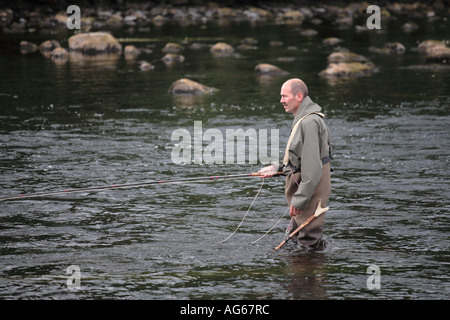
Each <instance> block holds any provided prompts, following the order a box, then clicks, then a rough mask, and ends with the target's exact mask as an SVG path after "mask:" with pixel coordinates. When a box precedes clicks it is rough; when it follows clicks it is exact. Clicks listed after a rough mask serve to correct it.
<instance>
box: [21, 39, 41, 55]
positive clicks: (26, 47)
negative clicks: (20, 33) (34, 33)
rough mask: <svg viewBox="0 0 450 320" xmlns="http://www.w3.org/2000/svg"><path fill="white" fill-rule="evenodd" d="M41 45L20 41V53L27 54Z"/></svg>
mask: <svg viewBox="0 0 450 320" xmlns="http://www.w3.org/2000/svg"><path fill="white" fill-rule="evenodd" d="M38 49H39V47H38V46H37V45H36V44H34V43H33V42H29V41H20V53H22V54H27V53H33V52H36V51H37V50H38Z"/></svg>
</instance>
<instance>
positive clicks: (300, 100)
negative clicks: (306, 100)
mask: <svg viewBox="0 0 450 320" xmlns="http://www.w3.org/2000/svg"><path fill="white" fill-rule="evenodd" d="M296 98H297V101H299V102H302V101H303V93H301V92H299V93H297V96H296Z"/></svg>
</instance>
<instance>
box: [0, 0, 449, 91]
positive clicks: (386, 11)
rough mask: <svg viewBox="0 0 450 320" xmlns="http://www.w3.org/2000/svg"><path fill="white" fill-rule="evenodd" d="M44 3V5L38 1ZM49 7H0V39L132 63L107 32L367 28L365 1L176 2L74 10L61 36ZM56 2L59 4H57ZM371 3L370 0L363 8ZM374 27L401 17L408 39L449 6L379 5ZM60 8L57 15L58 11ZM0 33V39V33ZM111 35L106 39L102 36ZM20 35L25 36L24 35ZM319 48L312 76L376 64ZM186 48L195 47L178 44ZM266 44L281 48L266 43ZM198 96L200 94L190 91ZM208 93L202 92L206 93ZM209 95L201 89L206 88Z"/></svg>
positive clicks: (432, 46)
mask: <svg viewBox="0 0 450 320" xmlns="http://www.w3.org/2000/svg"><path fill="white" fill-rule="evenodd" d="M43 2H44V3H45V2H46V1H43ZM54 3H55V5H53V6H52V5H49V4H43V5H37V4H35V3H34V4H24V3H22V2H20V3H19V4H11V5H9V6H8V5H5V4H3V5H1V6H0V28H1V33H3V34H24V35H27V34H32V33H39V34H40V35H48V38H49V39H48V40H47V41H45V42H43V43H41V44H34V43H31V42H28V41H25V40H24V41H22V42H21V43H20V52H21V53H22V54H28V53H32V52H35V51H38V50H39V51H41V53H42V54H43V55H44V56H45V57H50V58H52V59H53V60H54V61H56V62H62V63H65V62H67V61H68V60H69V59H70V58H71V56H72V59H79V58H80V56H81V57H82V56H84V55H86V56H92V55H98V54H104V53H108V54H124V55H125V57H126V58H131V59H134V58H136V57H137V56H138V55H139V54H140V52H141V51H140V50H141V49H139V48H136V47H134V46H130V45H128V46H122V44H120V43H119V41H117V39H115V38H114V37H113V36H112V34H113V33H114V30H117V29H120V28H128V29H129V31H130V32H131V33H132V32H134V31H141V32H147V31H148V32H151V30H152V28H158V27H161V26H163V25H165V24H179V25H184V26H186V25H195V26H198V27H199V28H206V27H207V24H208V23H211V22H214V23H218V24H224V25H226V24H229V23H232V22H240V21H248V22H250V23H252V24H258V23H272V24H286V25H292V26H294V27H295V28H298V29H299V32H300V33H301V34H302V35H303V36H315V35H316V34H317V32H316V31H315V30H314V27H315V26H317V25H324V24H325V25H330V26H332V27H333V28H338V29H354V30H355V32H364V31H367V30H368V28H367V25H366V21H367V18H368V16H369V15H368V13H367V8H368V7H369V5H370V4H369V3H368V2H353V3H350V4H348V3H346V4H344V5H342V4H339V3H338V2H333V1H331V2H323V3H322V2H319V3H317V2H311V3H305V2H296V1H289V2H263V1H261V2H252V1H247V2H245V3H244V4H242V5H238V2H231V5H225V4H224V3H220V2H208V3H205V4H202V3H201V2H194V1H193V2H190V1H184V0H178V1H171V2H167V3H165V4H159V3H154V2H142V3H140V2H128V1H116V2H114V3H113V4H111V3H110V4H106V3H107V2H102V4H99V5H94V4H86V5H83V4H81V5H80V13H81V16H80V22H81V23H80V26H81V29H80V30H73V31H71V32H70V34H68V27H67V21H68V16H69V15H70V14H68V13H66V12H65V10H64V6H63V5H61V4H60V3H59V2H58V1H54ZM58 3H59V4H58ZM371 4H372V3H371ZM379 8H380V17H381V23H382V24H383V25H386V22H387V21H389V20H390V19H398V18H399V17H402V18H404V17H406V18H407V19H411V20H410V21H408V22H407V23H405V24H403V25H402V27H401V28H402V32H404V33H405V34H411V33H414V32H415V31H417V29H418V28H419V27H418V25H417V24H416V23H415V22H414V21H417V20H418V19H427V20H442V21H446V19H447V17H448V16H449V13H450V9H449V6H448V5H447V1H444V0H436V1H434V2H432V3H431V4H429V3H426V4H425V3H420V2H406V3H399V2H380V3H379ZM61 9H63V10H61ZM1 33H0V35H1ZM59 33H66V34H68V36H67V38H68V39H67V42H68V48H67V49H66V48H63V47H62V46H61V45H60V44H59V43H58V42H57V41H56V40H54V39H52V37H54V36H55V35H56V34H59ZM110 33H111V34H110ZM24 37H25V36H24ZM439 40H440V41H437V40H436V39H430V40H427V41H424V42H421V43H420V44H419V45H418V47H417V48H414V49H415V50H417V52H418V54H423V55H424V56H425V60H426V61H427V62H429V63H433V64H435V63H437V64H439V65H445V67H447V65H446V64H447V62H448V61H449V59H450V48H449V47H448V46H447V43H446V42H445V41H442V39H439ZM256 42H257V39H242V43H241V44H240V46H239V47H238V48H235V47H233V46H232V45H231V44H228V43H224V42H219V43H216V44H211V46H210V47H209V50H210V52H211V54H214V55H217V56H229V55H232V54H234V52H235V51H236V50H251V49H252V48H254V47H253V45H254V44H255V43H256ZM323 44H324V45H326V46H330V48H332V50H333V53H331V54H330V56H329V57H328V67H327V68H326V69H325V70H322V71H321V72H320V75H321V76H324V77H348V76H366V75H370V74H371V73H372V72H374V71H375V70H376V66H375V65H374V64H373V63H372V62H371V61H368V59H366V57H364V56H359V55H356V54H354V53H352V52H348V51H347V50H346V49H345V43H344V44H343V43H342V40H341V39H338V38H326V39H323ZM183 45H190V46H194V45H195V44H183ZM271 45H273V46H276V45H283V44H282V43H276V41H274V43H273V44H272V43H271ZM182 50H183V46H181V44H177V43H168V44H167V45H166V47H165V48H164V50H163V53H164V54H165V56H164V57H162V58H161V60H162V61H164V62H165V63H168V64H169V63H183V61H184V57H183V56H182V55H181V51H182ZM369 50H370V51H371V52H374V53H379V54H391V55H401V54H403V53H404V52H405V51H406V48H405V46H404V45H403V44H402V43H399V42H395V43H386V44H385V46H384V47H382V48H369ZM153 68H154V67H153V66H152V65H151V64H149V63H147V62H146V61H140V69H141V70H142V71H148V70H153ZM255 73H257V74H259V75H264V76H267V75H269V76H273V75H274V76H278V75H283V74H285V72H284V71H283V70H281V69H279V68H278V67H276V66H272V65H268V64H260V65H258V66H256V67H255ZM194 91H196V92H203V91H204V90H194ZM206 91H208V90H206ZM208 92H209V91H208Z"/></svg>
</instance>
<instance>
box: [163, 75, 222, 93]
mask: <svg viewBox="0 0 450 320" xmlns="http://www.w3.org/2000/svg"><path fill="white" fill-rule="evenodd" d="M216 91H217V89H216V88H212V87H208V86H205V85H203V84H201V83H198V82H195V81H193V80H190V79H186V78H183V79H179V80H177V81H175V82H174V83H172V85H171V86H170V88H169V93H171V94H175V95H178V94H181V95H184V94H186V95H204V94H212V93H214V92H216Z"/></svg>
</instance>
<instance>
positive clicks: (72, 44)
mask: <svg viewBox="0 0 450 320" xmlns="http://www.w3.org/2000/svg"><path fill="white" fill-rule="evenodd" d="M69 49H70V50H71V51H76V52H81V53H83V54H86V55H96V54H102V53H120V52H122V45H121V44H120V43H119V41H117V39H116V38H114V37H113V36H112V35H111V34H110V33H108V32H88V33H79V34H76V35H73V36H71V37H70V38H69Z"/></svg>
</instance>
